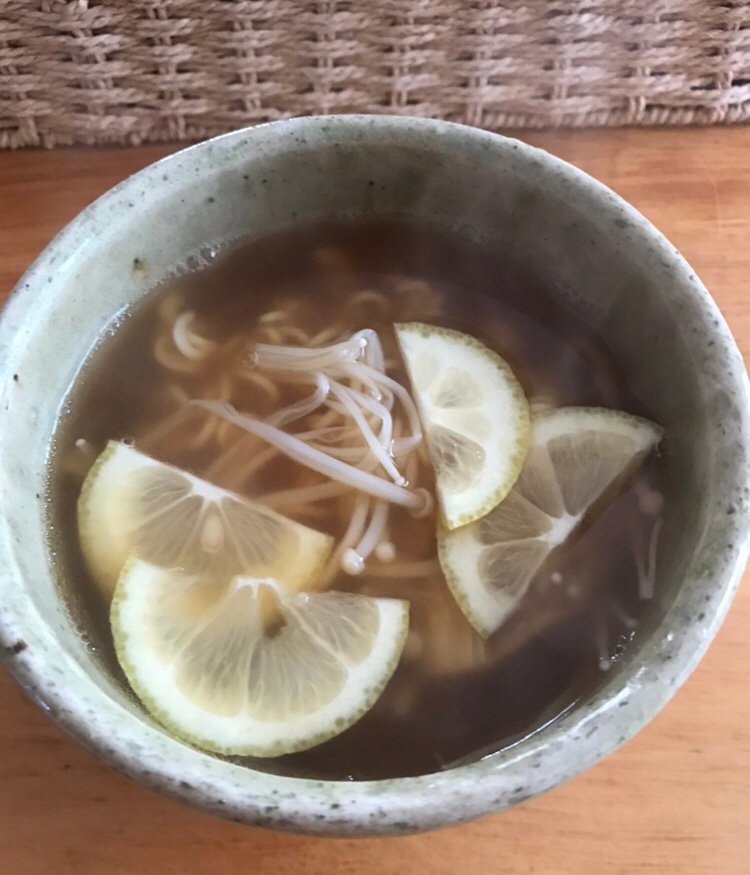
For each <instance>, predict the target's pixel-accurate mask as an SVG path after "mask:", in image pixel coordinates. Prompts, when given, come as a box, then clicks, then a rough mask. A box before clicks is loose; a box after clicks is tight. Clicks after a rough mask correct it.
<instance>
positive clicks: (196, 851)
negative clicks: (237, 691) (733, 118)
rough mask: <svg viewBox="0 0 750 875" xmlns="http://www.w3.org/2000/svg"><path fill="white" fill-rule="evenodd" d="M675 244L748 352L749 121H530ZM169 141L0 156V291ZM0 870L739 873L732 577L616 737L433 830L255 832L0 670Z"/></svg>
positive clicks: (742, 626) (736, 612) (736, 634)
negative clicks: (692, 653)
mask: <svg viewBox="0 0 750 875" xmlns="http://www.w3.org/2000/svg"><path fill="white" fill-rule="evenodd" d="M524 139H527V140H529V141H530V142H533V143H535V144H537V145H540V146H543V147H544V148H546V149H549V150H550V151H551V152H553V153H555V154H556V155H559V156H561V157H562V158H565V159H567V160H568V161H571V162H573V163H574V164H577V165H578V166H579V167H582V168H583V169H584V170H586V171H588V172H589V173H591V174H593V175H594V176H596V177H598V178H599V179H601V180H602V181H604V182H605V183H607V184H608V185H610V186H611V187H612V188H614V189H615V191H617V192H619V193H620V194H621V195H622V196H623V197H625V198H626V199H627V200H629V201H630V202H631V203H633V204H634V205H635V206H636V207H638V208H639V209H640V210H642V211H643V213H645V215H646V216H647V217H648V218H649V219H651V220H652V221H653V222H654V223H655V224H656V225H657V226H658V227H659V228H660V229H661V230H662V231H664V233H665V234H666V235H667V236H668V237H669V238H670V239H671V240H672V242H673V243H674V244H675V245H676V246H678V247H679V249H680V250H681V251H682V252H683V253H684V255H685V256H686V257H687V259H688V260H689V261H690V262H691V263H692V265H693V267H694V268H695V269H696V270H697V272H698V274H699V275H700V276H701V277H702V278H703V280H704V282H705V283H706V285H707V286H708V287H709V289H711V291H712V292H713V294H714V296H715V297H716V299H717V301H718V303H719V306H720V307H721V309H722V310H723V312H724V314H725V316H726V318H727V319H728V321H729V324H730V326H731V328H732V329H733V331H734V333H735V336H736V337H737V339H738V341H739V344H740V348H741V350H742V352H743V354H744V355H745V360H746V361H747V360H748V356H749V355H750V291H749V290H748V278H750V129H748V128H745V129H741V128H734V129H720V128H715V129H704V130H682V131H679V130H674V131H669V130H667V131H657V130H633V131H593V132H564V133H534V134H528V135H524ZM174 148H175V147H172V146H158V147H148V148H140V149H125V150H106V151H84V150H80V151H79V150H73V151H57V152H21V153H15V154H13V153H0V206H1V207H2V209H0V300H2V297H4V295H5V294H6V293H7V292H8V291H9V290H10V289H11V288H12V286H13V285H14V283H15V282H16V280H17V279H18V277H19V275H20V273H21V272H22V270H23V269H24V268H25V267H26V266H27V264H28V263H29V262H30V261H31V260H32V258H33V257H34V256H35V255H36V254H37V253H38V252H39V250H40V249H41V248H42V247H43V246H44V245H45V244H46V243H47V242H48V241H49V239H50V238H51V237H52V235H53V234H55V233H56V232H57V231H58V229H59V228H61V227H62V226H63V225H64V224H65V223H66V222H67V221H68V220H69V219H71V218H72V217H73V216H74V215H75V214H76V213H77V212H78V211H79V210H80V209H81V208H82V207H83V206H85V205H86V204H87V203H89V201H91V200H92V199H93V198H95V197H97V196H98V195H99V194H101V193H102V192H104V191H105V190H106V189H108V188H109V187H110V186H111V185H113V184H114V183H116V182H118V181H119V180H121V179H123V178H124V177H125V176H127V175H128V174H130V173H133V172H134V171H136V170H138V169H140V168H141V167H143V166H144V165H146V164H149V163H150V162H152V161H154V160H156V159H157V158H160V157H161V156H163V155H166V154H168V153H169V152H170V151H173V149H174ZM0 750H2V758H0V873H3V875H4V873H8V875H10V873H18V875H38V873H45V875H47V873H54V875H73V873H75V875H109V873H123V875H125V873H127V875H134V873H138V875H150V873H158V875H204V873H205V875H229V873H240V872H252V873H253V875H270V873H277V872H290V873H294V875H355V873H368V875H370V873H372V875H375V873H378V875H404V873H408V875H459V873H467V875H468V873H472V875H475V873H481V875H489V873H524V875H531V873H534V875H541V873H545V875H546V873H550V875H580V873H587V875H605V873H606V875H625V873H627V875H630V873H638V872H643V873H646V872H649V873H659V875H661V873H664V875H667V873H669V875H693V873H694V875H710V873H716V875H740V873H750V586H748V582H747V581H746V585H745V587H744V588H743V589H741V590H740V593H739V595H738V596H737V599H736V601H735V603H734V606H733V607H732V610H731V612H730V614H729V617H728V619H727V621H726V623H725V625H724V626H723V628H722V630H721V632H720V634H719V636H718V638H717V640H716V642H715V644H714V645H713V646H712V648H711V650H710V651H709V653H708V655H707V656H706V658H705V660H704V661H703V663H702V664H701V666H700V668H698V670H697V671H696V672H695V674H694V675H693V677H692V678H691V679H690V680H689V681H688V683H687V684H686V686H685V687H684V689H683V690H682V691H681V692H679V693H678V695H677V697H676V698H675V700H674V701H673V702H672V703H671V704H670V705H668V706H667V708H666V709H665V710H664V711H663V712H662V713H661V714H660V715H659V716H658V717H657V718H656V719H655V720H654V721H653V723H652V724H651V725H649V726H648V727H647V728H646V729H644V730H643V731H642V732H641V733H640V734H639V735H638V736H637V738H635V739H634V740H633V741H631V742H630V743H629V744H627V745H626V746H625V747H624V748H623V749H621V750H620V751H618V752H617V753H616V754H614V755H613V756H611V757H609V758H608V759H607V760H606V761H605V762H603V763H601V764H600V765H598V766H596V767H595V768H593V769H591V770H590V771H589V772H587V773H586V774H584V775H581V776H580V777H578V778H576V779H575V780H574V781H572V782H571V783H569V784H567V785H565V786H563V787H560V788H558V789H557V790H555V791H553V792H551V793H549V794H548V795H546V796H544V797H542V798H540V799H536V800H534V801H532V802H529V803H527V804H526V805H523V806H521V807H520V808H517V809H514V810H513V811H510V812H506V813H505V814H501V815H497V816H494V817H490V818H487V819H486V820H484V821H481V822H477V823H473V824H469V825H467V826H462V827H457V828H454V829H449V830H445V831H443V832H440V833H436V834H432V835H426V836H414V837H409V838H400V839H390V840H388V839H377V840H354V841H342V840H338V841H333V840H323V839H311V838H297V837H293V836H282V835H275V834H272V833H269V832H264V831H261V830H254V829H248V828H245V827H241V826H237V825H236V824H231V823H224V822H222V821H219V820H214V819H212V818H211V817H208V816H206V815H203V814H199V813H197V812H194V811H191V810H188V809H187V808H183V807H181V806H179V805H178V804H176V803H174V802H171V801H168V800H166V799H162V798H161V797H159V796H156V795H154V794H152V793H150V792H148V791H146V790H144V789H142V788H140V787H138V786H137V785H135V784H132V783H130V782H129V781H127V780H126V779H125V778H123V777H120V776H119V775H116V774H114V773H112V772H111V771H109V769H107V768H106V767H105V766H104V765H102V764H101V763H99V762H98V761H97V760H95V759H94V758H93V757H92V756H90V755H89V754H88V753H86V752H85V751H84V750H82V749H81V748H79V747H78V746H77V745H76V744H74V743H73V742H72V741H71V740H70V739H68V738H67V737H66V736H65V735H63V733H62V732H61V731H60V730H59V729H57V727H56V726H55V725H54V724H53V723H51V722H50V721H49V720H48V719H47V718H46V717H45V716H44V715H43V714H42V713H41V712H40V711H38V710H37V709H36V708H35V707H34V706H32V705H31V704H30V703H29V702H28V701H27V700H26V699H25V698H24V696H23V695H22V694H21V692H20V691H19V690H18V689H17V688H16V686H15V685H14V683H13V682H12V681H11V680H10V678H9V677H8V676H6V675H5V674H4V673H2V676H0Z"/></svg>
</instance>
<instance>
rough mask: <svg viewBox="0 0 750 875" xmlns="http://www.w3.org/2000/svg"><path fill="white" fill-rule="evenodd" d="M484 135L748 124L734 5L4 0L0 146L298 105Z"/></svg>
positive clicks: (727, 0) (166, 132) (278, 112)
mask: <svg viewBox="0 0 750 875" xmlns="http://www.w3.org/2000/svg"><path fill="white" fill-rule="evenodd" d="M333 112H344V113H346V112H378V113H380V112H385V113H399V114H408V115H418V116H433V117H437V118H445V119H450V120H452V121H459V122H466V123H468V124H472V125H478V126H481V127H485V128H489V129H495V130H496V129H499V128H509V127H545V126H586V125H623V124H634V125H649V124H711V123H717V122H740V121H745V120H746V119H747V118H748V117H750V3H746V2H731V0H587V2H584V0H567V2H559V0H526V2H515V0H504V2H500V0H486V2H485V0H476V2H468V0H348V2H347V0H320V2H304V0H67V2H64V0H0V146H2V147H11V148H12V147H18V146H36V145H45V146H53V145H58V144H71V143H86V144H98V143H109V144H115V143H117V144H120V143H122V144H132V143H141V142H145V141H156V140H195V139H202V138H204V137H208V136H212V135H214V134H219V133H222V132H224V131H227V130H231V129H233V128H238V127H241V126H243V125H247V124H253V123H256V122H263V121H269V120H272V119H278V118H286V117H289V116H295V115H306V114H309V113H333Z"/></svg>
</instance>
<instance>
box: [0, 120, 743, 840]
mask: <svg viewBox="0 0 750 875" xmlns="http://www.w3.org/2000/svg"><path fill="white" fill-rule="evenodd" d="M394 213H395V214H399V215H404V214H406V215H410V216H414V217H415V218H416V219H419V218H420V217H429V219H430V220H432V221H433V222H440V223H443V224H444V225H446V226H449V227H454V228H456V227H457V228H459V229H461V230H462V232H464V233H472V234H474V235H475V236H478V237H481V238H484V239H486V240H488V241H490V242H492V241H495V245H497V246H501V247H504V248H505V250H507V251H509V252H512V253H514V254H515V256H516V257H519V258H521V259H524V258H525V259H528V260H529V261H530V262H532V263H533V264H534V266H535V269H536V271H537V272H538V273H540V274H541V275H542V276H543V277H545V278H546V279H547V280H548V284H549V286H550V288H552V289H554V290H556V293H557V294H559V295H560V296H561V297H562V298H564V299H565V301H566V305H567V306H569V307H570V308H572V309H574V310H576V311H577V312H579V313H580V314H581V315H582V316H583V318H585V319H587V320H588V321H589V322H591V323H592V324H597V325H599V326H600V327H601V328H602V330H603V331H605V332H606V334H607V337H608V338H609V342H610V343H611V345H612V347H613V349H614V352H615V354H616V355H617V356H619V358H620V359H621V360H622V361H623V362H624V363H625V365H626V367H627V370H628V373H629V374H630V377H631V385H632V388H633V390H634V391H635V392H636V393H637V394H638V395H639V396H640V398H641V399H642V400H643V401H644V402H645V404H646V406H647V408H648V409H650V410H652V411H655V412H657V414H658V418H659V420H660V422H661V423H662V424H663V425H665V426H666V428H667V431H668V434H669V440H670V452H669V454H668V472H667V473H668V480H669V487H668V494H667V507H668V509H669V513H668V515H667V519H666V523H665V526H664V531H663V539H662V550H661V552H660V560H659V584H658V594H657V598H656V604H655V605H654V609H653V611H652V613H651V619H650V622H649V623H648V624H647V628H645V629H642V630H641V633H640V638H639V639H638V641H637V642H636V645H635V646H634V647H633V648H632V650H631V651H630V652H629V653H628V654H627V656H626V658H624V659H623V660H622V661H620V662H619V663H618V664H617V666H616V667H615V668H614V669H613V670H612V671H610V672H609V673H608V674H607V675H603V683H602V685H601V687H600V688H599V689H597V690H595V691H593V692H592V694H591V695H590V697H589V698H587V699H585V700H584V701H581V702H580V703H579V704H578V705H577V706H575V707H574V708H573V709H572V710H570V711H569V712H568V713H567V714H566V715H565V716H563V717H561V718H560V719H558V720H557V721H556V722H554V723H553V724H551V725H549V726H547V727H546V728H544V729H543V730H541V731H539V732H537V733H536V734H534V735H532V736H531V737H529V738H527V739H526V740H525V741H523V742H521V743H518V744H516V745H515V746H514V747H512V748H510V749H508V750H506V751H504V752H502V753H499V754H497V755H495V756H492V757H490V758H488V759H485V760H483V761H480V762H476V763H474V764H472V765H466V766H462V767H460V768H455V769H453V770H450V771H446V772H442V773H439V774H433V775H427V776H424V777H419V778H406V779H398V780H391V781H377V782H365V783H337V782H319V781H311V780H297V779H292V778H287V777H277V776H274V775H270V774H265V773H261V772H256V771H252V770H249V769H247V768H242V767H240V766H237V765H234V764H232V763H229V762H223V761H221V760H219V759H215V758H213V757H211V756H207V755H206V754H203V753H200V752H199V751H197V750H193V749H192V748H190V747H187V746H186V745H184V744H181V743H179V742H177V741H175V740H174V739H173V738H171V737H170V736H169V735H167V734H166V733H165V732H164V731H163V730H162V729H161V728H160V727H159V726H158V725H156V724H155V723H154V722H152V721H151V720H150V719H149V718H148V717H147V716H145V715H144V713H143V712H141V711H140V710H139V709H138V708H137V707H136V706H135V705H134V704H133V702H132V701H131V700H130V699H129V698H128V697H127V696H125V695H124V694H123V692H122V691H121V690H120V689H119V688H118V687H117V686H116V685H115V684H114V683H113V682H112V681H111V680H110V678H109V677H108V676H107V675H105V674H103V673H102V672H101V671H100V670H99V668H97V666H96V665H95V664H94V663H93V662H92V660H91V659H90V655H89V653H88V651H87V649H86V646H85V644H84V643H83V642H82V640H81V638H80V637H79V635H78V634H77V633H76V631H75V628H74V625H73V623H72V622H71V620H70V618H69V616H68V614H67V612H66V609H65V606H64V603H63V601H62V599H61V597H60V594H59V591H58V587H57V585H56V581H55V575H54V573H53V567H52V560H51V558H50V555H49V551H48V549H47V547H46V545H45V525H46V524H45V516H44V511H45V507H44V495H45V457H46V453H47V448H48V443H49V439H50V434H51V432H52V429H53V426H54V423H55V418H56V415H57V413H58V407H59V405H60V403H61V399H62V398H63V396H64V393H65V391H66V389H67V387H68V385H69V384H70V382H71V380H72V379H73V378H74V376H75V374H76V371H77V369H78V368H79V366H80V365H81V362H82V361H83V359H84V358H85V356H86V354H87V352H88V351H89V349H90V348H91V346H92V344H93V343H94V342H95V340H96V339H97V337H99V336H100V334H101V332H102V331H104V330H105V329H106V327H107V326H108V323H111V321H112V320H113V317H115V314H117V313H118V311H120V310H122V308H123V307H125V306H126V305H128V304H130V303H131V302H133V301H135V300H136V299H137V298H139V297H140V296H141V295H143V294H144V293H145V292H146V291H148V289H149V288H150V287H151V286H153V284H154V283H155V282H156V281H158V280H159V279H160V278H161V277H163V276H164V275H165V274H166V273H167V272H168V271H169V270H170V269H172V268H174V267H175V265H178V264H179V263H181V262H184V261H185V259H186V257H187V256H189V255H190V254H191V253H195V252H197V251H199V250H200V248H201V247H202V246H204V245H206V244H208V243H211V244H214V243H221V242H223V241H228V240H231V239H234V238H237V237H240V236H242V235H247V234H258V233H263V232H267V231H272V230H278V229H280V228H284V227H287V226H289V225H292V224H294V223H295V222H300V221H303V220H304V221H308V220H313V219H316V218H319V217H338V218H341V217H348V216H365V215H367V216H373V215H381V214H394ZM0 350H1V351H2V353H1V355H2V360H1V363H0V378H1V379H0V387H1V388H0V411H2V413H1V418H0V489H1V492H0V652H2V653H3V654H4V658H5V662H6V663H7V666H8V669H9V670H10V671H11V672H12V673H13V674H14V675H15V677H16V678H17V679H18V680H19V682H20V683H21V684H22V685H23V686H24V687H25V688H26V690H27V691H28V693H29V695H30V696H32V697H33V698H34V699H35V700H36V701H37V702H38V703H39V704H40V705H41V706H42V707H43V708H44V710H45V711H47V712H48V713H49V714H50V715H51V716H52V717H53V718H54V719H55V720H57V721H58V722H59V723H60V724H61V725H62V726H63V727H64V728H65V729H66V730H68V731H69V732H70V733H71V734H72V735H73V736H75V737H76V738H77V739H78V740H79V741H80V742H81V743H82V744H84V745H86V746H87V747H89V748H90V749H92V750H93V751H95V752H96V753H97V754H99V755H100V756H101V757H102V758H103V759H104V760H106V761H107V762H108V763H110V764H111V765H112V766H114V767H115V768H117V769H119V770H121V771H122V772H125V773H126V774H127V775H130V776H131V777H132V778H134V779H135V780H137V781H140V782H141V783H143V784H145V785H147V786H149V787H152V788H155V789H158V790H161V791H163V792H165V793H167V794H169V795H171V796H174V797H176V798H178V799H181V800H183V801H185V802H188V803H190V804H192V805H195V806H198V807H199V808H202V809H204V810H206V811H209V812H212V813H214V814H218V815H221V816H224V817H228V818H231V819H234V820H238V821H242V822H246V823H250V824H259V825H262V826H268V827H272V828H276V829H284V830H293V831H297V832H308V833H321V834H330V835H333V834H346V835H358V834H401V833H408V832H411V831H415V830H426V829H431V828H435V827H440V826H445V825H448V824H452V823H457V822H460V821H465V820H469V819H470V818H474V817H478V816H480V815H483V814H487V813H489V812H492V811H498V810H501V809H503V808H506V807H508V806H511V805H515V804H517V803H519V802H521V801H522V800H524V799H528V798H529V797H531V796H534V795H536V794H538V793H541V792H543V791H545V790H548V789H550V788H551V787H554V786H555V785H556V784H559V783H560V782H561V781H564V780H565V779H567V778H570V777H571V776H572V775H575V774H576V773H578V772H580V771H582V770H583V769H586V768H588V767H589V766H590V765H592V764H593V763H595V762H596V761H597V760H599V759H600V758H601V757H603V756H605V755H606V754H608V753H609V752H610V751H612V750H614V749H615V748H616V747H617V746H618V745H620V744H622V743H623V742H624V741H625V740H626V739H628V738H629V737H630V736H631V735H633V733H635V732H636V731H637V730H638V729H639V728H640V727H642V726H643V725H644V723H646V721H647V720H649V719H650V718H651V717H653V716H654V714H656V712H657V711H658V710H659V709H660V708H661V707H662V706H663V705H664V704H665V702H666V701H667V700H668V699H669V698H670V696H672V694H673V693H674V691H675V690H676V689H677V687H678V686H679V685H680V684H681V683H682V682H683V681H684V680H685V678H686V677H687V676H688V674H689V673H690V671H691V670H692V669H693V668H694V667H695V665H696V664H697V662H698V660H699V659H700V657H701V655H702V654H703V652H704V650H705V648H706V646H707V645H708V643H709V641H710V640H711V638H712V637H713V635H714V633H715V632H716V630H717V627H718V625H719V623H720V622H721V619H722V617H723V616H724V613H725V611H726V610H727V607H728V605H729V602H730V600H731V597H732V594H733V591H734V589H735V586H736V584H737V582H738V580H739V577H740V575H741V572H742V569H743V567H744V564H745V559H746V551H747V541H748V519H749V517H748V507H749V501H748V497H749V494H750V493H749V492H748V487H749V485H750V478H749V475H748V459H747V450H748V395H747V379H746V374H745V370H744V367H743V363H742V361H741V358H740V356H739V353H738V351H737V349H736V347H735V344H734V343H733V341H732V338H731V336H730V334H729V331H728V330H727V327H726V325H725V324H724V321H723V319H722V317H721V316H720V314H719V312H718V310H717V309H716V307H715V305H714V304H713V302H712V300H711V298H710V297H709V296H708V294H707V292H706V290H705V289H704V288H703V286H702V285H701V284H700V282H699V281H698V279H697V278H696V277H695V275H694V274H693V272H692V271H691V269H690V267H689V266H688V265H687V264H686V263H685V261H684V260H683V259H682V258H681V257H680V255H679V253H678V252H677V251H676V250H675V249H674V247H673V246H671V245H670V244H669V242H668V241H667V240H665V239H664V238H663V237H662V236H661V235H660V234H659V233H658V232H657V231H656V230H655V229H654V228H653V227H652V226H651V225H650V224H649V223H648V222H647V221H646V220H645V219H644V218H643V217H642V216H641V215H639V214H638V213H637V212H636V211H635V210H633V209H632V208H631V207H629V206H628V205H627V204H626V203H624V202H623V201H622V200H620V199H619V198H618V197H616V196H615V195H614V194H613V193H612V192H611V191H609V190H608V189H606V188H605V187H603V186H602V185H600V184H599V183H597V182H595V181H594V180H593V179H591V178H590V177H588V176H586V175H585V174H583V173H581V172H579V171H578V170H576V169H574V168H573V167H571V166H569V165H567V164H564V163H563V162H561V161H558V160H557V159H555V158H552V157H551V156H549V155H547V154H545V153H544V152H541V151H538V150H537V149H534V148H531V147H529V146H526V145H524V144H522V143H519V142H516V141H515V140H509V139H504V138H502V137H498V136H493V135H491V134H487V133H483V132H481V131H478V130H474V129H471V128H467V127H459V126H455V125H450V124H445V123H439V122H433V121H424V120H408V119H397V118H386V117H358V116H350V117H340V118H335V117H333V118H308V119H303V120H297V121H290V122H281V123H276V124H272V125H266V126H263V127H258V128H255V129H253V130H246V131H239V132H237V133H234V134H229V135H227V136H224V137H220V138H218V139H216V140H213V141H210V142H206V143H203V144H202V145H199V146H195V147H193V148H190V149H186V150H185V151H183V152H179V153H178V154H176V155H174V156H172V157H170V158H167V159H165V160H164V161H161V162H159V163H158V164H155V165H153V166H152V167H149V168H147V169H146V170H144V171H143V172H141V173H139V174H137V175H135V176H133V177H132V178H131V179H128V180H127V181H126V182H124V183H122V184H121V185H119V186H117V187H116V188H114V189H113V190H112V191H110V192H109V193H108V194H106V195H104V197H102V198H100V199H99V200H98V201H97V202H96V203H94V204H93V205H92V206H90V207H89V208H88V209H86V210H85V211H84V212H83V213H81V215H80V216H78V218H76V219H75V220H74V221H73V222H71V223H70V225H69V226H68V227H67V228H66V229H65V230H64V231H63V232H62V233H61V234H60V235H59V236H58V237H57V238H56V239H55V240H54V241H53V242H52V243H51V244H50V245H49V246H48V247H47V249H46V250H45V251H44V252H43V253H42V255H41V256H40V257H39V259H38V260H37V261H36V262H35V263H34V265H33V266H32V267H31V268H30V269H29V271H28V272H27V273H26V275H25V276H24V277H23V278H22V279H21V281H20V283H19V285H18V288H17V290H16V292H15V294H14V296H13V297H12V298H11V300H10V302H9V304H8V306H7V307H6V308H5V310H4V311H3V312H2V314H1V315H0ZM7 753H9V755H12V752H7Z"/></svg>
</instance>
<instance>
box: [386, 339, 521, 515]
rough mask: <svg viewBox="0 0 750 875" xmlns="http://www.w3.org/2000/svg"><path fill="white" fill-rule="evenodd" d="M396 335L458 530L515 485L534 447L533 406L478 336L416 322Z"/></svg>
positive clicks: (442, 499) (444, 504) (445, 508)
mask: <svg viewBox="0 0 750 875" xmlns="http://www.w3.org/2000/svg"><path fill="white" fill-rule="evenodd" d="M395 329H396V337H397V338H398V343H399V347H400V348H401V353H402V355H403V357H404V361H405V362H406V367H407V370H408V372H409V377H410V379H411V382H412V386H413V389H414V392H415V394H416V396H417V403H418V406H419V412H420V416H421V418H422V425H423V427H424V430H425V435H426V438H427V446H428V448H429V451H430V458H431V460H432V464H433V467H434V469H435V478H436V488H437V496H438V501H439V503H440V509H441V512H442V519H443V523H444V524H445V526H447V528H449V529H455V528H457V527H458V526H463V525H466V524H467V523H470V522H472V521H473V520H476V519H479V518H480V517H482V516H484V515H485V514H486V513H488V512H489V511H490V510H492V508H493V507H495V505H496V504H498V503H499V502H500V501H502V500H503V498H505V496H506V495H507V494H508V492H509V491H510V489H511V487H512V486H513V484H514V483H515V481H516V478H517V477H518V474H519V472H520V470H521V465H522V464H523V459H524V456H525V454H526V449H527V447H528V443H529V406H528V403H527V402H526V397H525V396H524V393H523V389H522V388H521V386H520V384H519V382H518V380H517V379H516V378H515V376H514V374H513V372H512V371H511V369H510V368H509V367H508V365H507V363H506V362H504V361H503V359H501V358H500V356H499V355H497V354H496V353H494V352H492V350H490V349H487V347H486V346H484V345H483V344H482V343H480V342H479V341H478V340H476V339H475V338H473V337H469V335H467V334H461V333H460V332H458V331H452V330H450V329H447V328H437V327H435V326H434V325H424V324H422V323H419V322H405V323H402V324H400V325H396V326H395Z"/></svg>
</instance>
